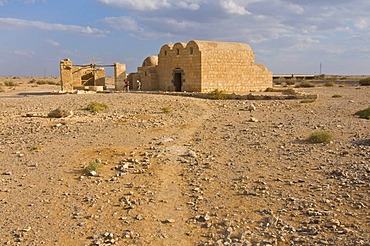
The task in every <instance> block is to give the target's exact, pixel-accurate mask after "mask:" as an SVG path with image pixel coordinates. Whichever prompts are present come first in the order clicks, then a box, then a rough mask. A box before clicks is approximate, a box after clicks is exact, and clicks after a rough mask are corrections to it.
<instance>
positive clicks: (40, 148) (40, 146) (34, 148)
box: [30, 145, 43, 152]
mask: <svg viewBox="0 0 370 246" xmlns="http://www.w3.org/2000/svg"><path fill="white" fill-rule="evenodd" d="M42 149H43V147H42V145H35V146H32V147H30V150H31V151H35V152H40V151H41V150H42Z"/></svg>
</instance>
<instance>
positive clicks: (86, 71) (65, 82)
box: [60, 59, 126, 91]
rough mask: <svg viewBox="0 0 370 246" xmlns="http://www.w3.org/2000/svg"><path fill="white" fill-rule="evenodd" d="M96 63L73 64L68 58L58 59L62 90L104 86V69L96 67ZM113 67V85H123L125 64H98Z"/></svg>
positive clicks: (117, 86)
mask: <svg viewBox="0 0 370 246" xmlns="http://www.w3.org/2000/svg"><path fill="white" fill-rule="evenodd" d="M96 66H97V65H96V64H89V65H80V66H73V65H72V61H71V60H70V59H64V60H61V61H60V77H61V89H62V91H73V90H74V89H86V88H88V89H89V88H91V87H94V88H95V89H96V88H102V89H103V88H105V70H104V68H102V67H96ZM99 66H111V67H114V77H115V87H116V89H119V88H120V86H122V87H123V81H124V79H126V65H125V64H121V63H115V64H113V65H99Z"/></svg>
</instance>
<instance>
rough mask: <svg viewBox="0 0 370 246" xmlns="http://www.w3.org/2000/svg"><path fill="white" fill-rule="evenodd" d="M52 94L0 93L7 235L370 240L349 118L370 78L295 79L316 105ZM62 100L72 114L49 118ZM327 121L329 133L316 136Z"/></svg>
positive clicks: (22, 240)
mask: <svg viewBox="0 0 370 246" xmlns="http://www.w3.org/2000/svg"><path fill="white" fill-rule="evenodd" d="M53 90H58V87H57V86H53V85H42V86H37V87H36V86H34V87H31V86H30V85H21V86H16V87H14V89H6V90H5V92H0V123H1V124H0V211H1V215H2V216H1V217H0V235H1V236H0V243H1V244H2V245H43V244H44V245H369V244H370V239H369V238H370V236H369V230H370V213H369V211H370V210H369V208H368V207H369V206H370V201H369V197H370V194H369V191H370V189H369V184H370V183H369V177H370V166H369V163H370V143H369V141H370V121H369V120H364V119H359V118H357V117H356V116H354V113H355V112H357V111H358V110H362V109H365V108H367V107H369V106H370V87H361V88H358V87H354V86H347V87H320V88H318V87H317V88H309V89H299V90H300V91H303V92H306V93H314V94H318V95H319V97H318V99H317V100H316V101H315V102H312V103H301V102H300V101H299V100H286V101H273V100H271V101H238V100H204V99H196V98H189V97H186V98H184V97H178V96H168V95H155V94H145V93H109V94H83V95H52V94H50V93H48V92H50V91H53ZM333 95H340V96H341V97H337V98H333V97H332V96H333ZM91 102H101V103H104V104H106V105H107V106H108V109H106V110H105V111H102V112H99V113H91V112H89V111H87V110H85V108H86V106H87V105H88V104H89V103H91ZM251 103H253V104H254V105H255V106H256V110H255V111H252V112H249V111H248V110H247V108H248V106H249V105H250V104H251ZM59 107H62V109H65V110H66V111H67V112H69V111H72V112H73V115H71V116H68V117H65V118H50V117H47V115H48V113H49V112H50V111H52V110H54V109H56V108H59ZM251 118H253V120H251ZM318 130H325V131H329V132H330V133H331V134H332V135H333V137H334V138H333V140H332V141H331V142H330V143H320V144H311V143H308V142H307V141H306V140H305V139H306V138H307V137H308V135H309V134H310V133H312V132H314V131H318ZM91 162H94V163H98V164H99V169H98V170H97V173H94V172H87V171H86V170H85V168H86V167H87V166H88V165H89V163H91Z"/></svg>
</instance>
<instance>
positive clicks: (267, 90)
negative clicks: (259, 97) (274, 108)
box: [265, 87, 277, 92]
mask: <svg viewBox="0 0 370 246" xmlns="http://www.w3.org/2000/svg"><path fill="white" fill-rule="evenodd" d="M265 92H277V90H276V89H274V88H272V87H267V88H266V90H265Z"/></svg>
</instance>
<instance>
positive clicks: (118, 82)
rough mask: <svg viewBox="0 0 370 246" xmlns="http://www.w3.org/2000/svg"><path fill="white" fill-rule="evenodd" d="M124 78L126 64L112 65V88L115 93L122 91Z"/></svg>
mask: <svg viewBox="0 0 370 246" xmlns="http://www.w3.org/2000/svg"><path fill="white" fill-rule="evenodd" d="M126 77H127V75H126V64H122V63H114V88H115V90H116V91H123V89H124V83H125V79H126Z"/></svg>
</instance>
